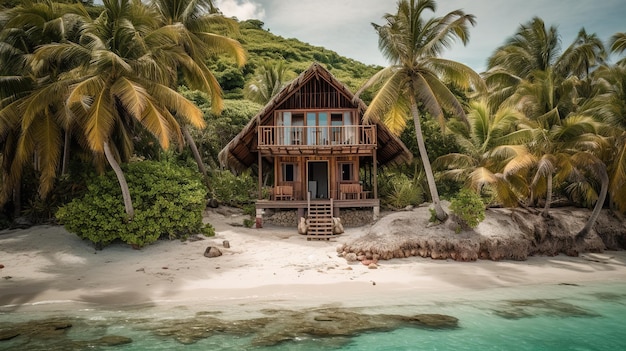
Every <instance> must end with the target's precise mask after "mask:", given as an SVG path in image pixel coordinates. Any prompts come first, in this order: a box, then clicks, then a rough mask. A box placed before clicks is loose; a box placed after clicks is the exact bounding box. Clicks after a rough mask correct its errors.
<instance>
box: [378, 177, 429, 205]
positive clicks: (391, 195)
mask: <svg viewBox="0 0 626 351" xmlns="http://www.w3.org/2000/svg"><path fill="white" fill-rule="evenodd" d="M384 200H385V203H386V204H387V205H388V206H391V207H394V208H404V207H407V206H409V205H412V206H415V205H419V204H420V203H422V202H423V201H424V196H423V190H422V187H421V186H419V185H418V184H416V183H415V182H414V181H412V180H411V179H409V177H407V176H406V175H405V174H402V173H397V174H393V175H392V176H391V177H390V178H389V182H388V185H386V186H385V195H384Z"/></svg>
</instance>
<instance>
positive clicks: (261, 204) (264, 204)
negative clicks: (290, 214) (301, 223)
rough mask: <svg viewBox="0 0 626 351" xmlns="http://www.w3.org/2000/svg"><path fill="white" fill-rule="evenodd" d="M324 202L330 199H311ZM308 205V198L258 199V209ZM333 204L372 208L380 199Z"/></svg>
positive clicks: (336, 202) (350, 200) (291, 207)
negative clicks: (288, 199)
mask: <svg viewBox="0 0 626 351" xmlns="http://www.w3.org/2000/svg"><path fill="white" fill-rule="evenodd" d="M316 202H319V203H324V202H328V200H324V199H319V200H311V203H316ZM307 205H308V202H307V200H290V201H287V200H256V208H257V209H265V208H281V209H299V208H301V209H306V208H307ZM333 206H334V207H335V208H372V207H379V206H380V200H379V199H349V200H333Z"/></svg>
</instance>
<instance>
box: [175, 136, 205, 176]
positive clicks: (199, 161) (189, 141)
mask: <svg viewBox="0 0 626 351" xmlns="http://www.w3.org/2000/svg"><path fill="white" fill-rule="evenodd" d="M181 129H182V130H183V135H184V136H185V140H186V141H187V144H188V145H189V148H190V149H191V153H192V154H193V158H194V159H195V160H196V163H197V164H198V170H200V173H202V175H203V176H204V179H205V180H207V173H206V168H204V163H203V162H202V157H200V152H199V151H198V147H197V146H196V142H195V141H194V140H193V138H192V137H191V133H189V130H188V129H187V126H186V125H182V126H181Z"/></svg>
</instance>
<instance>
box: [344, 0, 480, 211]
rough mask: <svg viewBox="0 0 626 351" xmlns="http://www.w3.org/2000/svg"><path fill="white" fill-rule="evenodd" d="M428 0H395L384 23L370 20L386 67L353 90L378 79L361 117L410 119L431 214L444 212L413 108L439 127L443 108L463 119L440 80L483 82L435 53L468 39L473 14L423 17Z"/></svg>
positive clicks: (464, 84)
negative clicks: (378, 85)
mask: <svg viewBox="0 0 626 351" xmlns="http://www.w3.org/2000/svg"><path fill="white" fill-rule="evenodd" d="M435 10H436V3H435V1H433V0H417V1H416V0H400V1H399V2H398V10H397V12H396V13H394V14H385V15H384V16H383V18H384V19H385V21H386V23H385V24H384V25H377V24H374V23H373V24H372V25H373V26H374V29H375V30H376V31H377V32H378V36H379V40H378V45H379V47H380V50H381V51H382V53H383V55H384V56H385V57H386V58H387V59H388V60H389V61H390V63H391V66H389V67H387V68H384V69H383V70H381V71H379V72H378V73H377V74H375V75H374V76H373V77H372V78H370V79H369V80H368V81H367V82H366V83H365V84H364V86H363V87H362V88H361V89H360V90H359V92H357V94H356V95H357V96H358V95H359V94H360V93H361V92H362V91H363V90H364V89H367V88H369V87H371V86H374V85H376V84H378V83H382V86H381V88H380V90H379V91H378V93H377V94H376V96H375V97H374V99H373V100H372V102H371V104H370V106H369V107H368V109H367V111H366V112H365V117H364V118H365V119H366V120H367V119H384V118H386V116H387V118H389V116H391V118H402V119H404V118H405V117H404V116H406V115H409V116H411V117H412V119H413V123H414V125H415V131H416V139H417V143H418V148H419V151H420V156H421V159H422V163H423V166H424V170H425V173H426V178H427V180H428V188H429V191H430V195H431V198H432V202H433V206H434V209H435V213H436V216H437V219H439V220H441V221H443V220H445V219H446V218H447V213H446V212H445V211H444V210H443V208H442V207H441V203H440V200H439V194H438V191H437V185H436V183H435V177H434V175H433V171H432V167H431V165H430V160H429V159H428V155H427V154H426V146H425V145H424V136H423V135H422V128H421V125H420V119H419V113H420V109H421V110H422V111H423V112H427V113H429V114H430V115H431V116H433V117H434V118H437V119H438V120H439V121H440V123H441V124H442V126H443V123H444V110H448V111H451V112H452V113H454V114H455V115H457V116H460V117H461V118H465V112H464V111H463V106H462V105H461V103H460V102H459V101H458V99H457V97H456V96H455V95H454V94H453V93H452V92H451V91H450V89H449V88H448V87H447V86H446V83H449V84H453V85H456V86H458V87H460V88H463V89H469V88H470V87H472V85H473V87H474V88H476V89H481V88H482V87H483V81H482V79H481V78H480V76H478V74H477V73H476V72H474V71H473V70H472V69H471V68H469V67H467V66H466V65H463V64H461V63H458V62H455V61H451V60H447V59H443V58H441V57H439V56H440V55H441V54H442V51H443V50H444V49H446V48H449V47H450V46H451V45H452V43H453V42H454V41H455V40H457V39H458V40H460V41H461V42H462V43H463V44H467V42H468V41H469V27H470V26H471V25H474V24H475V17H474V16H473V15H469V14H465V13H464V12H463V11H461V10H456V11H452V12H449V13H448V14H446V15H444V16H442V17H432V18H429V19H426V18H424V16H425V15H426V14H427V11H431V12H433V13H434V12H435Z"/></svg>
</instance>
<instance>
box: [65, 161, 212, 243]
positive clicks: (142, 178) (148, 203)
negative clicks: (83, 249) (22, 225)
mask: <svg viewBox="0 0 626 351" xmlns="http://www.w3.org/2000/svg"><path fill="white" fill-rule="evenodd" d="M123 168H124V171H125V174H126V177H127V178H128V184H129V188H130V191H131V194H132V196H133V198H134V199H135V204H136V207H137V209H136V211H137V213H136V215H135V217H134V219H133V220H132V221H127V220H126V216H125V212H124V207H123V204H122V203H121V202H120V201H119V197H120V195H121V190H120V187H119V185H118V184H117V181H116V178H115V175H114V173H113V172H107V173H106V174H104V175H102V176H96V177H94V178H92V179H90V180H89V181H88V190H87V192H86V193H85V195H84V196H82V197H80V198H76V199H74V200H73V201H72V202H70V203H69V204H67V205H65V206H63V207H61V208H60V209H59V211H58V212H57V218H58V219H59V221H60V222H61V223H62V224H63V225H64V226H65V227H66V228H67V230H68V231H70V232H73V233H76V234H78V236H80V237H81V238H83V239H87V240H89V241H91V242H92V243H94V245H96V247H99V248H102V247H104V246H107V245H109V244H110V243H112V242H113V241H115V240H121V241H123V242H125V243H128V244H130V245H133V246H136V247H141V246H144V245H148V244H150V243H152V242H154V241H156V240H157V239H159V238H166V239H177V238H185V237H186V236H188V235H191V234H196V233H201V232H205V233H206V234H211V227H210V226H205V225H204V224H203V223H202V213H203V211H204V208H205V203H206V188H205V187H204V186H203V185H202V182H201V181H200V177H199V176H198V174H197V173H195V174H194V173H193V172H192V171H191V170H190V169H188V168H183V167H180V166H177V165H175V164H171V163H168V162H154V161H141V162H131V163H129V164H127V165H125V166H124V167H123Z"/></svg>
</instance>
